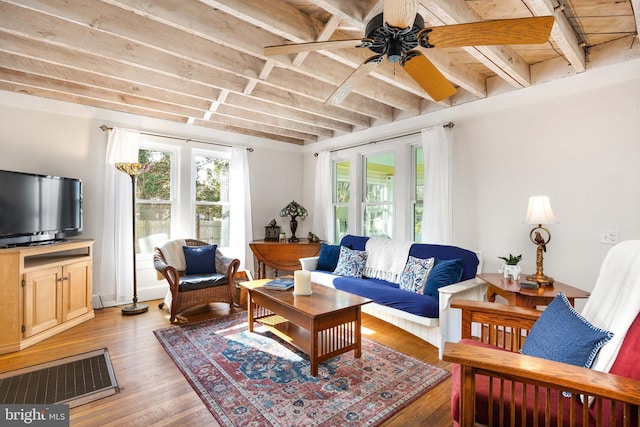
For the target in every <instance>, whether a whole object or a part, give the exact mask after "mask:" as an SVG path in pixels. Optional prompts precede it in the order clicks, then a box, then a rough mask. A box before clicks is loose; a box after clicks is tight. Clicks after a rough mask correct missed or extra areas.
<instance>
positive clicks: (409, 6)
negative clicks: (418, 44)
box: [382, 0, 419, 28]
mask: <svg viewBox="0 0 640 427" xmlns="http://www.w3.org/2000/svg"><path fill="white" fill-rule="evenodd" d="M418 3H419V0H384V9H383V10H382V17H383V19H384V22H385V23H387V24H389V25H390V26H392V27H396V28H407V27H411V26H412V25H413V21H415V19H416V13H418Z"/></svg>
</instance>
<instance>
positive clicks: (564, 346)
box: [522, 292, 613, 368]
mask: <svg viewBox="0 0 640 427" xmlns="http://www.w3.org/2000/svg"><path fill="white" fill-rule="evenodd" d="M611 338H613V333H611V332H609V331H605V330H604V329H600V328H598V327H596V326H593V325H592V324H591V323H589V321H588V320H587V319H585V318H584V317H583V316H581V315H580V313H578V312H577V311H576V310H575V309H574V308H573V307H572V306H571V304H570V303H569V300H567V297H566V296H565V295H564V294H563V293H562V292H561V293H559V294H558V295H557V296H556V297H555V298H554V299H553V301H551V304H549V305H548V306H547V308H546V309H545V310H544V311H543V312H542V314H541V315H540V317H539V318H538V320H536V323H534V324H533V327H532V328H531V331H529V336H528V337H527V340H526V341H525V343H524V345H523V346H522V354H526V355H529V356H536V357H541V358H543V359H548V360H555V361H556V362H563V363H568V364H571V365H576V366H582V367H585V368H589V367H591V364H592V363H593V359H594V358H595V357H596V355H597V354H598V351H599V350H600V348H601V347H602V346H603V345H605V344H606V343H607V342H609V340H611Z"/></svg>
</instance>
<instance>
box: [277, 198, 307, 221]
mask: <svg viewBox="0 0 640 427" xmlns="http://www.w3.org/2000/svg"><path fill="white" fill-rule="evenodd" d="M307 215H308V213H307V210H306V209H305V208H304V207H303V206H302V205H301V204H299V203H298V202H296V201H295V200H293V201H292V202H291V203H289V204H288V205H287V206H285V207H284V208H283V209H282V210H281V211H280V216H291V217H296V216H299V217H302V218H306V217H307Z"/></svg>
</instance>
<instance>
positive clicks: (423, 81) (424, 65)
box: [404, 50, 456, 102]
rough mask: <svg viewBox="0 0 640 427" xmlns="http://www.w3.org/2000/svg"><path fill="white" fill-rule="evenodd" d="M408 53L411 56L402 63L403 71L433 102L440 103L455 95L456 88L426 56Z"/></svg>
mask: <svg viewBox="0 0 640 427" xmlns="http://www.w3.org/2000/svg"><path fill="white" fill-rule="evenodd" d="M409 53H411V55H410V56H409V57H408V59H407V60H406V62H405V63H404V70H405V71H406V72H407V73H408V74H409V75H410V76H411V77H412V78H413V79H414V80H415V81H416V82H417V83H418V84H419V85H420V87H422V89H424V91H425V92H427V93H428V94H429V96H431V98H432V99H433V100H434V101H436V102H439V101H442V100H443V99H445V98H448V97H450V96H452V95H453V94H455V93H456V88H455V87H453V85H452V84H451V82H449V80H447V79H446V77H445V76H443V75H442V73H441V72H440V71H439V70H438V69H437V68H436V66H435V65H433V63H431V61H429V59H427V57H426V56H424V55H423V54H421V53H420V52H418V51H415V50H413V51H410V52H409Z"/></svg>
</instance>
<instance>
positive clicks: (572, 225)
mask: <svg viewBox="0 0 640 427" xmlns="http://www.w3.org/2000/svg"><path fill="white" fill-rule="evenodd" d="M639 76H640V61H638V60H635V61H631V62H628V63H626V64H621V65H618V66H614V67H604V68H601V69H597V70H590V71H589V72H588V73H583V74H580V75H577V76H573V77H567V78H564V79H559V80H556V81H553V82H550V83H547V84H541V85H538V86H534V87H531V88H527V89H521V90H518V91H515V92H509V93H506V94H504V95H497V96H493V97H491V98H487V99H485V100H481V101H476V102H473V103H469V104H463V105H459V106H456V107H453V108H448V109H445V110H441V111H438V112H434V113H431V114H428V115H424V116H419V117H416V118H412V119H406V120H403V121H399V122H396V123H393V124H390V125H385V126H381V127H377V128H375V129H369V130H366V131H362V132H357V133H352V134H349V135H345V136H342V137H339V138H334V139H333V140H328V141H323V142H321V143H319V144H316V145H315V146H312V147H307V148H306V150H305V156H304V161H305V169H304V173H305V175H304V193H305V196H307V195H309V198H305V200H304V202H305V203H306V204H308V205H309V206H312V205H313V197H312V194H313V188H314V176H313V175H314V174H315V158H314V157H313V153H314V152H317V151H321V150H331V149H337V148H340V147H345V146H351V145H355V144H358V143H364V142H369V141H376V140H381V139H384V138H388V137H390V136H392V135H394V134H396V135H402V134H406V133H409V132H415V131H417V130H419V129H422V128H426V127H429V126H433V125H436V124H443V123H447V122H449V121H453V122H454V123H455V128H454V130H453V137H454V160H453V168H454V174H453V188H454V190H453V244H456V245H459V246H462V247H467V248H472V249H476V250H480V251H482V252H483V254H484V261H485V264H484V270H485V271H497V269H498V266H499V264H500V260H499V259H498V256H504V255H508V254H509V253H513V254H520V253H522V254H523V263H522V266H523V270H524V271H526V272H531V273H533V272H535V256H536V247H535V246H534V244H533V243H531V241H530V240H529V232H530V230H531V229H532V228H533V226H531V225H526V224H523V223H522V221H523V219H524V214H525V210H526V207H527V201H528V197H529V196H531V195H535V194H547V195H549V196H550V198H551V204H552V208H553V210H554V213H555V215H556V217H557V218H558V220H559V223H558V224H554V225H550V226H549V229H550V231H551V234H552V240H551V242H550V244H549V245H548V252H547V253H546V254H545V262H544V266H545V273H546V274H548V275H550V276H553V277H554V278H555V279H556V280H558V281H561V282H564V283H568V284H571V285H573V286H576V287H579V288H582V289H585V290H592V289H593V286H594V284H595V281H596V279H597V276H598V272H599V268H600V265H601V263H602V260H603V258H604V255H605V254H606V252H607V251H608V249H609V248H610V247H611V246H610V245H605V244H601V243H600V242H599V240H600V232H601V231H603V230H608V229H614V230H618V231H619V236H620V240H628V239H640V77H639ZM380 144H384V142H382V143H380ZM576 304H577V306H578V308H580V307H581V306H582V304H583V302H580V301H578V302H577V303H576Z"/></svg>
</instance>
